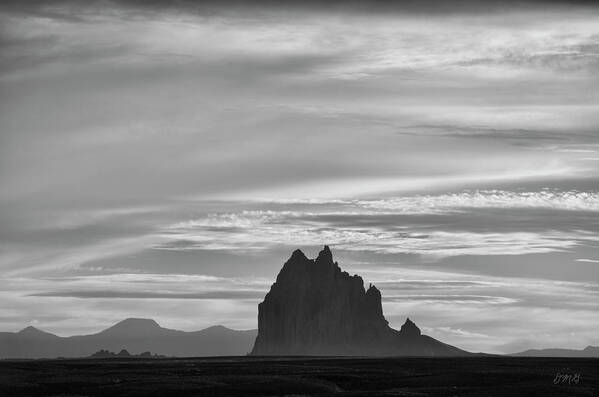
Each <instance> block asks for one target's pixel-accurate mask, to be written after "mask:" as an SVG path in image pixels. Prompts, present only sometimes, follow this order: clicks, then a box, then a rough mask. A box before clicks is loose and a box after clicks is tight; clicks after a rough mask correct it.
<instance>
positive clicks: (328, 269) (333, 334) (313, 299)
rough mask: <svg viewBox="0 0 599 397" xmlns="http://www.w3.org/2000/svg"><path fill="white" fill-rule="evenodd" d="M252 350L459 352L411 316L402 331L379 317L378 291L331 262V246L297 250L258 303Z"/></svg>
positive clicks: (275, 352) (268, 352)
mask: <svg viewBox="0 0 599 397" xmlns="http://www.w3.org/2000/svg"><path fill="white" fill-rule="evenodd" d="M252 354H253V355H377V356H384V355H426V356H437V355H459V354H468V353H467V352H464V351H462V350H459V349H457V348H455V347H453V346H449V345H446V344H443V343H441V342H439V341H436V340H435V339H433V338H430V337H428V336H424V335H421V333H420V329H418V327H417V326H416V325H415V324H414V323H413V322H412V321H410V320H409V319H408V320H407V321H406V323H405V324H404V325H403V326H402V328H401V331H397V330H394V329H392V328H390V327H389V325H388V323H387V320H385V317H384V316H383V309H382V305H381V293H380V291H379V290H378V289H377V288H376V287H374V286H372V285H371V286H370V287H369V288H368V290H365V289H364V281H363V280H362V278H361V277H359V276H357V275H354V276H350V275H349V274H348V273H347V272H343V271H341V269H340V268H339V265H338V264H337V263H336V262H333V255H332V254H331V250H330V249H329V247H326V246H325V247H324V249H323V250H322V251H321V252H320V253H319V255H318V257H317V258H316V259H308V258H307V257H306V256H305V255H304V254H303V252H302V251H300V250H296V251H295V252H294V253H293V254H292V255H291V258H289V260H288V261H287V262H286V263H285V265H283V268H282V269H281V271H280V272H279V275H278V276H277V280H276V282H275V283H274V284H273V285H272V287H271V289H270V291H269V292H268V294H266V297H265V298H264V301H263V302H262V303H260V304H259V306H258V336H257V338H256V342H255V344H254V349H253V350H252Z"/></svg>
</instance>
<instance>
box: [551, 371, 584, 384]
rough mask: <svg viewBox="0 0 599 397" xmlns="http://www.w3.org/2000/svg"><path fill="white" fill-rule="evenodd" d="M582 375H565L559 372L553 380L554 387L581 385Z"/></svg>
mask: <svg viewBox="0 0 599 397" xmlns="http://www.w3.org/2000/svg"><path fill="white" fill-rule="evenodd" d="M580 379H581V376H580V373H564V372H558V373H557V374H555V378H553V384H554V385H571V384H575V385H577V384H579V383H580Z"/></svg>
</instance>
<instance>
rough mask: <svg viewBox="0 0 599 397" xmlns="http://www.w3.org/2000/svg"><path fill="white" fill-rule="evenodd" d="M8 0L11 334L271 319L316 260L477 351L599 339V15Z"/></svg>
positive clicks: (4, 145) (0, 219)
mask: <svg viewBox="0 0 599 397" xmlns="http://www.w3.org/2000/svg"><path fill="white" fill-rule="evenodd" d="M243 4H244V3H243V2H234V1H231V2H225V3H222V4H219V3H218V2H206V3H201V4H200V5H198V4H194V2H188V1H172V2H159V1H156V2H150V3H149V5H144V2H138V1H114V2H113V1H109V2H101V3H99V2H91V3H89V4H86V5H83V4H81V3H79V2H75V1H35V2H24V3H23V2H7V3H3V4H2V5H0V26H1V27H0V48H1V49H2V52H1V55H0V103H1V106H0V126H1V130H0V187H1V189H0V331H11V332H14V331H17V330H19V329H22V328H25V327H26V326H28V325H33V326H35V327H37V328H40V329H42V330H45V331H48V332H52V333H55V334H57V335H61V336H68V335H75V334H83V333H92V332H96V331H99V330H101V329H104V328H106V327H108V326H110V325H113V324H114V323H116V322H117V321H120V320H123V319H125V318H129V317H138V318H151V319H154V320H156V321H157V322H158V323H159V324H160V325H161V326H163V327H165V328H173V329H180V330H185V331H192V330H199V329H203V328H206V327H209V326H211V325H217V324H221V325H224V326H227V327H229V328H233V329H254V328H257V305H258V303H259V302H260V301H261V300H262V299H263V297H264V295H265V294H266V292H267V291H268V289H269V288H270V285H271V284H272V283H273V282H274V280H275V277H276V275H277V273H278V271H279V269H280V267H281V266H282V265H283V263H284V262H285V261H286V260H287V259H288V258H289V256H290V255H291V253H292V252H293V250H295V249H298V248H299V249H302V250H303V251H304V252H305V253H306V255H307V256H308V257H309V258H313V257H315V256H316V255H317V253H318V251H319V250H320V249H321V247H322V246H323V245H329V246H330V247H331V249H332V250H333V255H334V257H335V260H337V261H338V262H339V265H340V267H341V268H342V269H343V270H347V271H348V272H350V273H352V274H354V273H357V274H359V275H360V276H362V277H363V278H364V282H365V284H366V286H368V283H373V284H375V285H376V286H377V287H378V288H379V289H380V290H381V292H382V297H383V310H384V314H385V316H386V318H387V320H389V323H390V325H391V326H392V327H394V328H399V327H400V326H401V324H402V323H403V322H404V321H405V318H406V317H410V319H412V320H413V321H414V322H415V323H416V324H417V325H418V326H419V327H420V328H421V329H422V331H423V332H424V333H426V334H428V335H430V336H432V337H434V338H436V339H439V340H441V341H443V342H445V343H448V344H452V345H454V346H458V347H460V348H462V349H466V350H469V351H485V352H490V353H511V352H515V351H521V350H525V349H529V348H548V347H563V348H575V349H581V348H584V347H585V346H587V345H595V346H596V345H599V335H597V332H596V330H597V329H599V315H598V314H599V299H598V298H599V270H598V269H599V233H598V232H599V130H598V127H599V73H598V72H599V7H597V6H594V5H593V4H592V3H590V2H582V1H581V2H560V1H531V2H491V3H487V5H482V4H481V3H479V2H472V1H459V2H454V3H453V4H452V3H451V2H449V3H447V4H445V5H444V6H442V7H439V6H437V5H435V4H434V2H429V1H424V2H420V3H419V2H416V3H414V2H409V3H406V4H403V3H400V4H393V5H392V4H389V3H387V2H377V3H374V5H373V3H368V2H362V1H357V2H352V3H351V5H343V4H342V3H340V2H332V3H331V4H329V5H328V6H326V7H325V6H319V5H317V4H316V3H315V2H308V3H307V4H306V5H302V4H301V3H299V2H298V3H291V2H289V3H285V2H283V3H281V4H278V5H275V4H273V3H271V2H267V1H265V2H259V3H257V4H256V5H254V6H251V7H250V6H247V5H243Z"/></svg>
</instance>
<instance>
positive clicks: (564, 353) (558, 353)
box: [510, 346, 599, 357]
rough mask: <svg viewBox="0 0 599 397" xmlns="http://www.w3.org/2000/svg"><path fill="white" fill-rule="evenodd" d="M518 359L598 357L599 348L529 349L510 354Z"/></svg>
mask: <svg viewBox="0 0 599 397" xmlns="http://www.w3.org/2000/svg"><path fill="white" fill-rule="evenodd" d="M510 356H518V357H599V346H587V347H585V348H584V349H582V350H575V349H530V350H525V351H523V352H519V353H513V354H510Z"/></svg>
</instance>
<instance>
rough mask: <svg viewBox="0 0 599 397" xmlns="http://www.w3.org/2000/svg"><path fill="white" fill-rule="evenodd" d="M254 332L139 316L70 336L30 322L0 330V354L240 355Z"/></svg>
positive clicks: (81, 355) (248, 344)
mask: <svg viewBox="0 0 599 397" xmlns="http://www.w3.org/2000/svg"><path fill="white" fill-rule="evenodd" d="M215 330H216V331H215ZM256 334H257V332H256V330H247V331H238V330H233V329H229V328H226V327H223V326H216V328H215V327H209V328H206V329H203V330H200V331H193V332H185V331H178V330H173V329H168V328H163V327H161V326H160V325H159V324H158V323H157V322H156V321H154V320H151V319H139V318H129V319H126V320H123V321H121V322H119V323H117V324H115V325H113V326H111V327H109V328H107V329H105V330H103V331H100V332H98V333H96V334H90V335H76V336H69V337H60V336H57V335H54V334H51V333H48V332H44V331H41V330H38V329H37V328H34V327H31V326H30V327H27V328H24V329H22V330H21V331H19V332H0V358H55V357H87V356H91V355H92V354H94V353H95V352H97V351H100V350H110V351H121V350H123V349H126V350H127V351H129V352H131V353H132V354H140V353H143V352H147V351H152V352H153V353H156V354H158V355H164V356H177V357H198V356H239V355H245V354H247V353H248V352H249V351H250V350H251V348H252V343H253V342H254V340H255V338H256Z"/></svg>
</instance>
